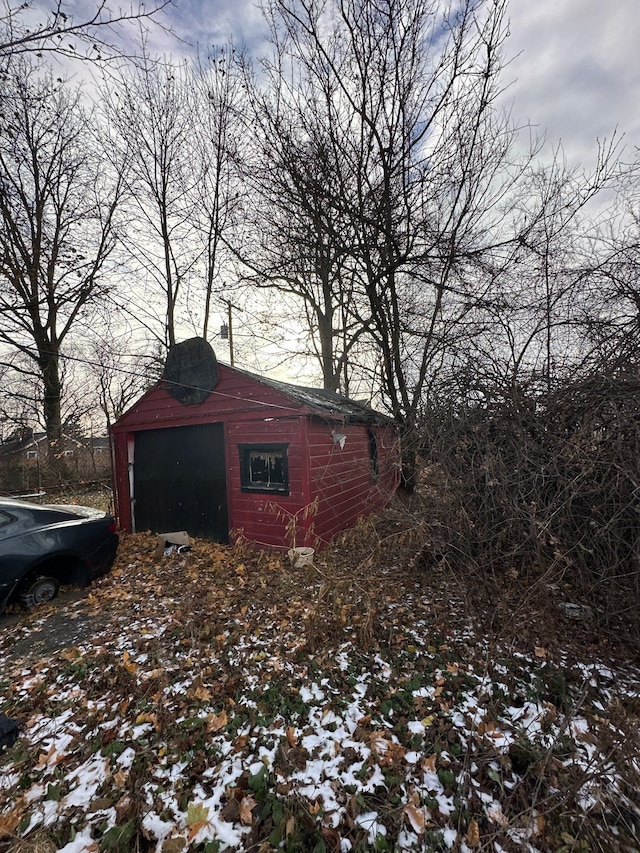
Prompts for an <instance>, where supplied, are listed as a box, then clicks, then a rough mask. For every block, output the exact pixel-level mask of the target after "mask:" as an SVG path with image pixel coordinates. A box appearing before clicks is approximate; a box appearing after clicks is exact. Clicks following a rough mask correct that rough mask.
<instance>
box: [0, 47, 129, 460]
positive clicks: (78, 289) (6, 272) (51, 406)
mask: <svg viewBox="0 0 640 853" xmlns="http://www.w3.org/2000/svg"><path fill="white" fill-rule="evenodd" d="M5 97H6V101H5V103H6V104H7V105H10V106H7V107H5V109H4V112H3V116H2V131H1V133H0V319H1V322H0V342H2V343H3V344H4V345H5V350H6V351H7V352H8V353H9V355H8V358H6V359H4V361H5V363H8V364H10V365H11V366H12V368H13V369H14V370H18V371H22V372H23V373H25V372H26V374H29V375H31V376H32V377H33V376H34V375H35V376H37V378H38V381H39V382H40V383H41V387H42V389H43V394H42V415H43V420H44V423H45V426H46V431H47V437H48V441H49V444H50V445H51V446H54V445H55V443H56V442H57V441H58V440H59V438H60V435H61V429H62V419H61V399H62V392H63V376H62V372H61V351H62V347H63V345H64V344H65V342H66V341H67V339H68V338H69V337H70V336H71V335H72V333H73V331H74V329H75V328H76V325H77V323H78V321H79V320H80V318H82V317H83V315H85V314H86V312H87V311H88V310H90V308H91V306H92V305H93V304H94V303H95V302H96V301H97V300H100V298H101V297H102V296H103V295H105V293H106V291H107V290H108V284H107V282H106V279H105V278H104V276H103V273H104V266H105V263H106V261H107V259H108V258H109V256H110V255H111V252H112V250H113V248H114V245H115V236H114V233H113V221H114V212H115V210H116V207H117V205H118V202H119V200H120V195H121V191H122V184H121V177H120V176H119V175H117V174H113V173H112V172H110V170H109V169H105V168H104V163H103V161H102V159H101V156H100V151H99V148H98V145H97V142H96V137H95V134H94V128H93V126H92V118H91V115H89V114H87V113H86V112H85V111H84V109H83V108H82V106H81V102H80V92H79V91H78V90H77V89H74V88H72V87H71V85H70V84H68V83H65V82H63V81H60V80H55V79H54V78H53V77H52V75H51V74H49V73H45V74H42V73H40V72H39V71H38V70H37V69H36V68H35V67H34V66H33V65H32V64H31V63H30V62H29V60H27V59H18V60H15V61H14V62H13V63H12V64H11V73H10V75H9V76H8V77H7V79H6V81H5ZM18 356H19V358H18Z"/></svg>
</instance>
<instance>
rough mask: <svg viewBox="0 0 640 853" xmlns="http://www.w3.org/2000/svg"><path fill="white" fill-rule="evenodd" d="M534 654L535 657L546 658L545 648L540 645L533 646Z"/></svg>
mask: <svg viewBox="0 0 640 853" xmlns="http://www.w3.org/2000/svg"><path fill="white" fill-rule="evenodd" d="M535 655H536V657H537V658H546V656H547V650H546V649H543V648H542V646H536V647H535Z"/></svg>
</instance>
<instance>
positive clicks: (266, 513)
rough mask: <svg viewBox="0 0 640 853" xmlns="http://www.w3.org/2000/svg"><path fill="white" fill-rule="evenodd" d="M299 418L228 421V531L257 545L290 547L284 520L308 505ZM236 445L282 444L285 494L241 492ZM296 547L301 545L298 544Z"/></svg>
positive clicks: (238, 455) (238, 457)
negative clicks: (239, 534) (230, 527)
mask: <svg viewBox="0 0 640 853" xmlns="http://www.w3.org/2000/svg"><path fill="white" fill-rule="evenodd" d="M303 423H304V420H303V419H301V418H288V419H283V420H259V421H258V420H256V421H239V422H229V424H228V427H227V429H228V433H227V441H228V448H229V451H228V456H227V472H228V480H227V482H228V486H229V508H230V512H229V518H230V519H231V521H230V524H231V526H232V528H233V529H234V530H235V531H237V532H242V534H243V535H244V537H246V538H247V539H249V540H251V541H252V542H256V543H257V544H259V545H269V546H277V547H284V546H287V547H291V544H292V543H291V542H290V540H289V538H288V536H287V534H286V531H285V527H286V524H287V521H288V520H289V519H291V518H292V517H293V516H295V514H296V512H298V510H299V509H300V507H301V506H305V504H306V503H307V502H308V500H307V497H308V490H307V484H306V482H305V478H304V468H305V466H304V459H303V456H304V452H303V445H302V432H303V431H302V424H303ZM240 444H286V445H288V447H287V466H288V473H289V494H288V495H285V494H278V493H274V494H269V493H265V492H243V491H241V480H240V452H239V449H238V445H240ZM297 544H301V543H300V542H298V543H297Z"/></svg>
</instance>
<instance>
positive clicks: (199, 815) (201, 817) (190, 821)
mask: <svg viewBox="0 0 640 853" xmlns="http://www.w3.org/2000/svg"><path fill="white" fill-rule="evenodd" d="M205 823H209V809H208V808H207V807H206V806H203V805H202V803H189V805H188V806H187V818H186V820H185V824H186V826H196V825H197V824H205Z"/></svg>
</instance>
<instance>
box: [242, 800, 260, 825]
mask: <svg viewBox="0 0 640 853" xmlns="http://www.w3.org/2000/svg"><path fill="white" fill-rule="evenodd" d="M255 807H256V801H255V800H254V799H253V797H251V796H247V797H243V798H242V800H241V802H240V823H241V824H242V825H243V826H251V824H252V823H253V810H254V808H255Z"/></svg>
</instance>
